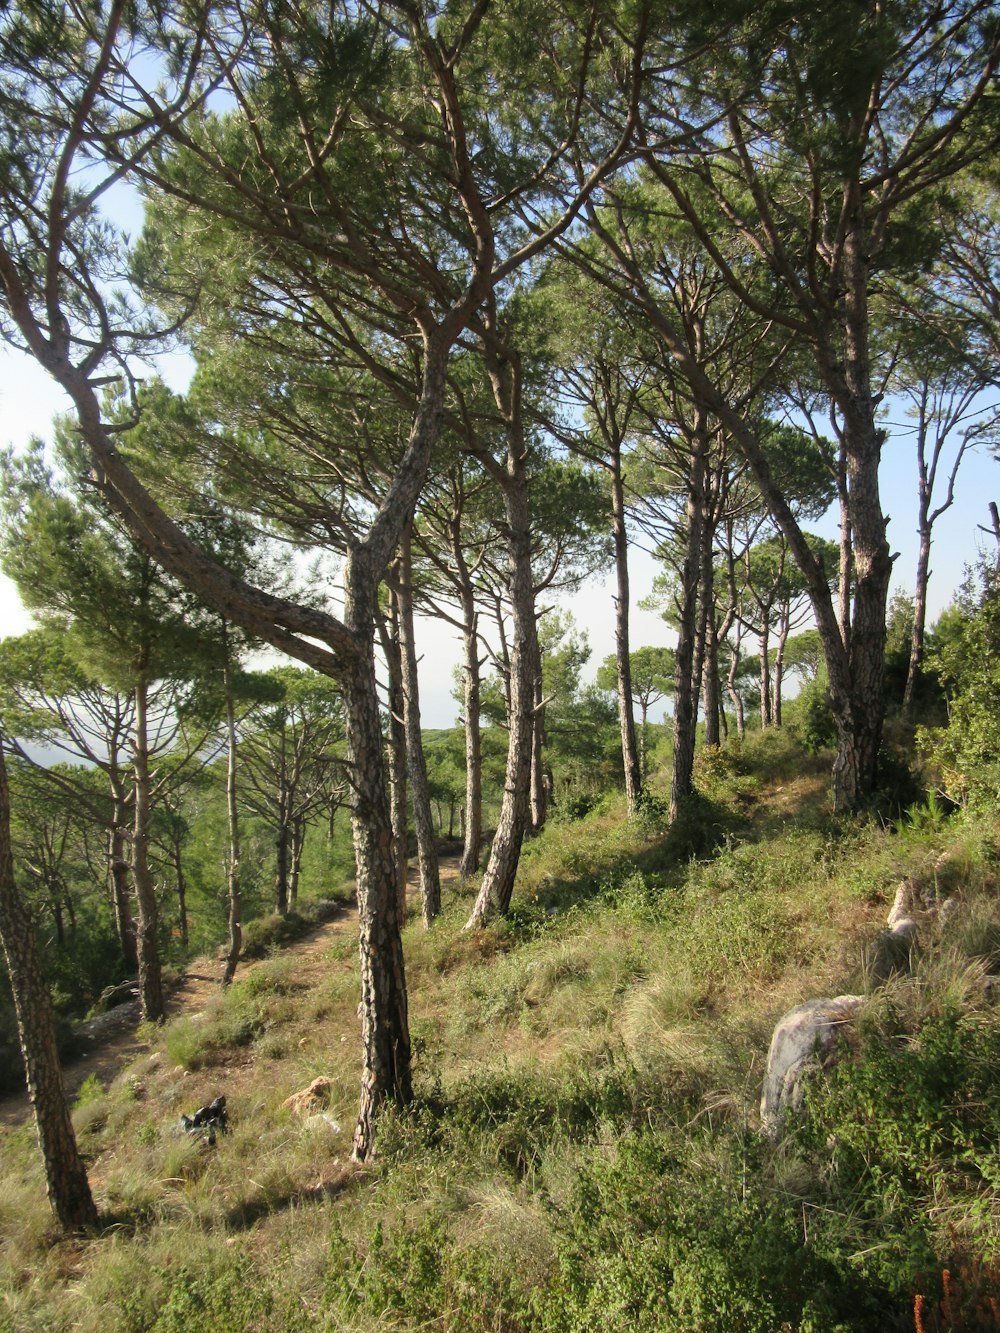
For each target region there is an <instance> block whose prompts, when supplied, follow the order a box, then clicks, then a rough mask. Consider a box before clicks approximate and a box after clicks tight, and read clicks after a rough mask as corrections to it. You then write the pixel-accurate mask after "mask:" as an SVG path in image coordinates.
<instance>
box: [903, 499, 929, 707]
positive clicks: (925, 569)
mask: <svg viewBox="0 0 1000 1333" xmlns="http://www.w3.org/2000/svg"><path fill="white" fill-rule="evenodd" d="M927 516H928V502H927V500H926V499H925V498H924V497H923V496H921V498H920V511H919V515H918V519H917V531H918V533H919V537H920V544H919V547H918V549H917V581H916V587H915V588H914V595H913V633H912V636H911V638H910V664H909V667H908V668H907V672H906V689H905V690H904V691H903V713H904V715H905V716H907V717H908V716H909V715H910V714H911V713H912V712H913V700H914V697H915V695H916V690H917V681H918V680H919V679H920V671H921V667H922V666H923V662H924V635H925V631H926V626H927V584H928V582H929V580H930V573H931V526H930V523H929V522H928V521H927Z"/></svg>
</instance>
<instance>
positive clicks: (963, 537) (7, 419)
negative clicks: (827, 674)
mask: <svg viewBox="0 0 1000 1333" xmlns="http://www.w3.org/2000/svg"><path fill="white" fill-rule="evenodd" d="M163 370H164V373H165V377H166V378H167V379H168V381H173V382H174V386H175V387H177V388H181V387H183V386H182V383H181V381H182V380H183V378H184V375H185V367H184V365H183V362H182V361H181V360H180V358H178V359H177V360H176V361H174V362H171V361H169V360H168V361H167V363H165V365H164V366H163ZM68 408H69V401H68V399H67V398H66V397H65V395H64V394H63V393H62V391H61V390H60V389H59V388H58V387H57V386H56V385H55V383H54V382H53V381H52V380H51V379H50V378H49V376H48V375H47V374H46V373H45V372H44V371H43V370H42V369H41V368H40V367H39V366H38V365H37V364H36V363H35V362H34V361H33V360H32V359H31V358H29V357H27V356H25V355H22V354H20V353H17V352H15V351H13V350H12V349H10V348H5V347H3V346H0V446H7V445H13V446H14V447H15V448H19V447H22V446H23V445H24V444H26V443H27V441H28V440H29V439H30V437H31V436H32V435H40V436H41V437H42V438H43V439H45V438H48V437H49V436H50V433H51V431H50V427H51V422H52V418H53V416H55V415H57V414H58V413H60V412H65V411H67V410H68ZM888 424H889V427H890V436H889V439H888V441H887V443H886V445H885V448H884V451H883V461H882V472H881V478H880V485H881V491H882V507H883V512H884V513H886V514H887V515H888V516H889V518H890V522H889V527H888V535H889V542H890V549H891V550H892V551H893V552H894V553H898V558H897V559H896V562H895V565H894V569H893V584H892V587H893V591H902V592H906V593H912V591H913V586H914V579H915V575H916V558H917V536H916V512H917V510H916V477H917V472H916V462H915V454H914V446H913V443H912V439H911V438H910V431H909V430H908V429H907V425H906V422H905V419H904V417H903V415H902V413H901V412H900V414H899V416H898V419H897V420H895V421H894V420H893V419H892V417H891V416H890V419H889V422H888ZM994 499H996V500H998V501H1000V463H998V462H997V461H996V459H994V458H993V456H992V455H991V454H990V453H989V452H988V451H987V450H980V451H973V452H972V453H970V454H968V455H967V456H966V458H965V459H964V461H963V463H962V468H961V470H960V472H959V476H958V483H957V487H956V498H955V504H954V506H953V507H952V509H950V510H949V511H948V512H947V513H945V514H944V515H943V516H942V517H941V518H940V519H939V520H938V523H937V524H936V526H935V529H934V544H933V548H932V557H931V570H932V573H931V581H930V588H929V597H928V602H929V614H930V619H931V621H932V622H933V620H934V619H935V618H936V617H937V616H938V615H939V614H940V612H941V611H942V610H943V609H944V608H945V607H946V606H947V605H948V603H949V602H950V601H951V599H952V595H953V592H954V590H955V589H956V588H957V587H958V585H959V584H960V583H961V581H962V578H963V576H964V571H965V568H966V567H967V566H968V565H970V564H973V563H975V561H976V559H977V556H978V554H979V553H980V552H990V553H991V554H992V553H993V552H995V549H996V548H995V542H994V538H993V535H992V532H991V531H989V532H984V531H983V530H982V529H983V528H984V527H985V528H988V527H989V524H990V517H989V510H988V505H989V502H990V501H991V500H994ZM814 527H815V530H816V531H818V532H819V533H820V534H821V535H822V536H825V537H827V538H829V539H831V540H836V539H837V536H838V532H837V522H836V516H835V514H833V513H831V514H828V515H827V516H826V517H825V518H824V519H823V520H821V521H820V522H819V523H818V524H816V525H814ZM630 570H631V579H632V615H631V618H630V627H629V628H630V634H631V642H632V646H633V647H634V648H638V647H643V646H646V645H661V644H671V643H673V641H674V635H673V632H672V631H671V630H670V629H669V628H668V627H667V625H665V624H664V622H663V621H662V620H661V619H660V618H659V616H658V615H657V614H656V613H654V612H649V611H643V610H642V609H641V608H639V606H638V603H639V601H640V599H641V598H642V597H644V596H645V595H646V594H647V593H648V592H649V591H650V589H651V588H652V583H653V578H654V577H655V575H656V572H657V565H656V562H655V561H654V560H653V559H652V558H651V557H650V556H648V555H647V554H645V553H643V552H640V551H634V552H633V555H632V558H631V562H630ZM558 604H559V605H560V606H561V607H563V608H567V609H569V610H570V611H571V612H572V613H573V616H574V618H575V619H576V622H577V624H578V625H579V626H580V627H581V628H582V629H585V630H586V631H587V634H588V636H589V640H590V646H591V658H590V663H589V668H588V671H587V672H585V676H589V677H590V678H592V677H593V674H594V672H595V671H596V669H597V666H598V665H599V664H600V662H602V661H603V660H604V659H605V658H606V657H607V656H608V655H609V654H611V653H613V652H614V601H613V576H612V575H611V574H610V573H609V574H608V576H607V577H606V578H604V579H602V580H595V581H593V582H591V583H590V584H588V585H587V587H585V588H584V589H583V590H582V591H581V592H579V593H577V594H575V595H574V596H570V597H567V598H564V599H562V600H561V601H560V602H559V603H558ZM30 625H31V618H30V616H29V615H28V613H27V612H26V611H25V609H24V607H23V606H22V604H21V601H20V598H19V597H18V594H17V590H16V588H15V587H14V586H13V584H12V583H11V582H10V581H9V580H8V579H7V578H5V577H4V576H3V575H0V638H2V637H6V636H7V635H8V634H21V633H23V632H24V631H25V630H26V629H28V628H29V627H30ZM417 635H418V651H419V653H420V654H421V661H420V689H421V715H422V720H423V724H424V726H425V727H446V726H450V725H452V724H453V723H454V722H455V721H456V719H457V716H458V705H457V703H456V702H455V700H454V699H453V698H452V694H451V691H452V689H453V679H452V673H453V669H454V667H455V666H456V665H457V664H458V662H459V661H460V660H461V651H462V648H461V641H460V638H459V635H458V633H457V631H455V630H453V629H452V628H451V627H450V626H447V625H442V624H441V623H440V622H438V621H431V620H426V619H421V621H420V622H419V623H418V626H417ZM654 716H655V714H654Z"/></svg>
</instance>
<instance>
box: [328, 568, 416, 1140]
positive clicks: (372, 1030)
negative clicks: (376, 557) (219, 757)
mask: <svg viewBox="0 0 1000 1333" xmlns="http://www.w3.org/2000/svg"><path fill="white" fill-rule="evenodd" d="M356 559H357V555H356V553H354V554H352V556H351V558H350V559H349V560H348V566H347V572H346V579H345V582H346V591H347V606H346V612H347V617H348V624H349V625H351V626H353V627H357V628H356V629H355V635H356V638H357V640H358V644H359V648H360V649H361V651H360V652H359V654H358V657H357V660H356V661H355V662H354V663H353V664H352V665H351V668H350V670H349V671H347V672H345V675H344V677H343V678H342V685H343V689H344V708H345V715H346V717H345V720H346V730H347V762H348V772H349V777H350V789H351V816H352V830H353V837H354V856H355V863H356V865H357V896H358V924H359V940H358V951H359V958H360V964H361V1004H360V1007H359V1013H360V1016H361V1040H362V1047H363V1058H364V1064H363V1069H362V1076H361V1105H360V1107H359V1110H358V1121H357V1125H356V1127H355V1131H354V1156H355V1157H356V1158H357V1159H358V1160H360V1161H364V1160H365V1159H366V1158H367V1157H368V1156H370V1154H371V1152H372V1150H373V1148H374V1144H375V1123H376V1120H377V1117H378V1112H379V1109H380V1108H381V1105H382V1103H383V1101H384V1100H385V1099H386V1098H387V1097H389V1098H391V1099H392V1100H393V1101H394V1102H395V1104H396V1105H397V1106H399V1107H403V1106H406V1105H408V1104H409V1102H410V1101H411V1099H412V1085H411V1075H410V1035H409V1026H408V1016H407V999H406V974H405V969H404V966H403V947H402V940H401V938H400V928H401V925H402V917H401V915H400V910H399V891H398V880H397V875H396V868H397V860H396V855H395V846H394V833H393V827H392V821H391V819H390V816H389V800H388V794H387V792H386V781H385V767H384V763H383V758H382V729H381V721H380V718H379V706H378V687H377V683H376V677H375V654H374V642H373V640H374V619H373V618H374V614H375V609H376V608H375V591H374V588H372V587H371V586H370V584H371V582H373V580H371V579H370V578H366V577H365V574H366V571H365V570H364V569H361V570H358V569H357V568H356V565H355V562H356Z"/></svg>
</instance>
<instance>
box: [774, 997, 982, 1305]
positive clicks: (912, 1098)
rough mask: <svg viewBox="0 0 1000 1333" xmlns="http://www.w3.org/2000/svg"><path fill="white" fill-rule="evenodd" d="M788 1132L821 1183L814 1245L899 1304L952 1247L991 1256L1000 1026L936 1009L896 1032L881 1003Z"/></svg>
mask: <svg viewBox="0 0 1000 1333" xmlns="http://www.w3.org/2000/svg"><path fill="white" fill-rule="evenodd" d="M795 1136H796V1140H797V1142H798V1144H799V1146H800V1147H801V1148H802V1149H803V1150H804V1151H805V1153H806V1154H807V1156H808V1158H809V1160H810V1161H812V1162H813V1163H815V1166H816V1169H817V1171H818V1174H819V1178H820V1180H821V1182H822V1184H823V1193H822V1197H821V1198H819V1199H818V1200H817V1203H818V1204H819V1205H820V1206H819V1207H818V1208H817V1210H816V1219H815V1224H814V1233H815V1235H816V1238H817V1243H818V1244H821V1245H822V1246H824V1247H827V1248H831V1249H836V1250H838V1251H841V1252H845V1253H854V1254H855V1255H856V1258H855V1261H854V1262H855V1263H856V1265H857V1268H858V1271H859V1272H860V1273H861V1274H863V1275H864V1276H865V1278H866V1279H869V1280H873V1281H875V1282H877V1283H878V1284H879V1285H880V1286H882V1287H884V1288H885V1289H887V1290H889V1291H891V1292H892V1294H893V1297H894V1300H895V1302H896V1303H897V1305H898V1306H899V1307H900V1308H902V1307H904V1306H907V1305H908V1304H912V1296H913V1292H914V1290H915V1289H916V1288H917V1287H918V1286H919V1285H920V1283H921V1280H922V1279H921V1275H928V1274H933V1273H935V1272H937V1273H940V1272H941V1269H942V1267H943V1266H945V1265H946V1264H947V1262H948V1261H949V1258H950V1257H951V1256H950V1251H952V1250H953V1249H954V1247H955V1246H956V1244H959V1245H960V1246H961V1247H965V1248H969V1247H971V1250H972V1253H973V1254H975V1255H978V1256H983V1255H985V1257H986V1258H987V1259H993V1258H995V1257H996V1254H995V1250H996V1241H995V1234H994V1219H993V1199H994V1197H995V1193H996V1190H997V1187H998V1185H1000V1168H998V1166H997V1160H996V1144H997V1141H998V1139H1000V1026H998V1025H997V1023H996V1022H995V1021H993V1020H992V1018H989V1017H984V1016H983V1015H978V1014H975V1013H970V1012H962V1011H960V1010H958V1009H947V1010H945V1011H944V1012H942V1013H939V1014H932V1015H931V1016H930V1017H929V1018H927V1019H926V1021H925V1022H924V1023H923V1025H922V1026H921V1027H920V1028H919V1030H918V1031H916V1032H906V1031H905V1030H902V1029H901V1027H900V1025H899V1023H898V1020H897V1019H896V1018H895V1016H894V1014H893V1012H892V1010H891V1009H890V1010H888V1011H886V1012H885V1013H884V1014H883V1015H882V1017H881V1019H880V1021H870V1025H869V1027H868V1028H867V1030H863V1043H862V1048H861V1050H860V1052H859V1053H858V1054H857V1055H856V1056H855V1058H852V1059H850V1060H845V1061H842V1062H841V1063H840V1064H839V1065H837V1066H836V1067H835V1068H834V1069H833V1070H832V1072H831V1073H830V1074H829V1075H828V1076H827V1077H826V1078H825V1079H823V1080H821V1081H817V1082H814V1083H813V1084H811V1085H810V1087H809V1088H808V1090H807V1093H806V1113H805V1116H804V1118H803V1120H802V1122H801V1124H800V1125H799V1126H798V1127H797V1129H796V1131H795ZM936 1218H937V1219H942V1221H941V1223H938V1224H936V1222H935V1219H936ZM944 1219H947V1227H946V1228H945V1227H944V1225H943V1222H944Z"/></svg>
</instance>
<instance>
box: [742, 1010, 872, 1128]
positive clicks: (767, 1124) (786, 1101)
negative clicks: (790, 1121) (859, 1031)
mask: <svg viewBox="0 0 1000 1333" xmlns="http://www.w3.org/2000/svg"><path fill="white" fill-rule="evenodd" d="M864 1003H865V997H864V996H863V995H838V996H836V997H835V998H833V999H820V1000H808V1001H807V1002H806V1003H805V1004H798V1005H796V1006H795V1008H794V1009H790V1010H789V1011H788V1013H786V1014H785V1015H784V1016H783V1017H782V1018H781V1019H780V1021H779V1022H778V1025H777V1027H776V1028H775V1029H774V1036H773V1037H772V1038H771V1046H770V1049H769V1050H768V1053H767V1073H766V1075H765V1077H764V1091H763V1095H762V1096H761V1099H760V1118H761V1128H762V1130H763V1131H764V1133H765V1134H769V1135H771V1136H772V1137H774V1136H776V1135H777V1134H778V1133H779V1132H780V1130H781V1122H782V1119H783V1118H784V1114H785V1112H786V1111H799V1110H801V1109H802V1098H803V1080H804V1079H805V1078H806V1077H807V1076H808V1075H809V1074H811V1073H814V1072H816V1071H817V1070H819V1069H823V1068H826V1067H827V1066H828V1065H829V1064H830V1062H831V1061H832V1059H833V1057H834V1055H835V1052H836V1046H837V1039H838V1037H839V1036H840V1035H841V1034H842V1033H843V1031H844V1029H845V1027H846V1026H847V1025H849V1024H851V1023H852V1022H853V1021H854V1017H855V1015H856V1014H857V1012H858V1010H859V1009H860V1008H861V1006H862V1005H863V1004H864Z"/></svg>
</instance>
